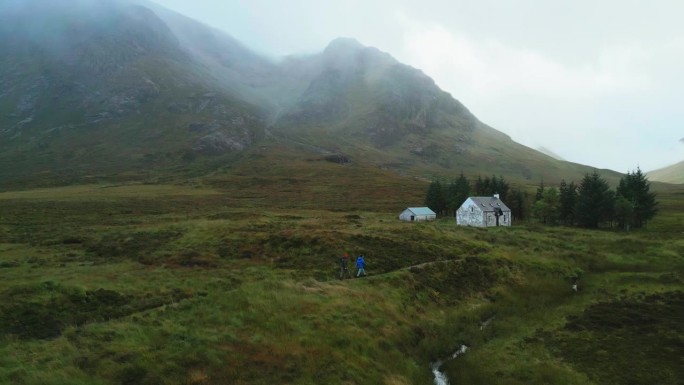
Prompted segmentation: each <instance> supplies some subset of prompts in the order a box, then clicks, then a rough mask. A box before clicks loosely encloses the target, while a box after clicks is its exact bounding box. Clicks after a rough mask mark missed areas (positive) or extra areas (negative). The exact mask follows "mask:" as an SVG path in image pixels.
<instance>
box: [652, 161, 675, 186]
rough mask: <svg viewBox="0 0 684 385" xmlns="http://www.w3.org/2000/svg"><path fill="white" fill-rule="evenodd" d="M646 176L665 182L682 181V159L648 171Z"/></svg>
mask: <svg viewBox="0 0 684 385" xmlns="http://www.w3.org/2000/svg"><path fill="white" fill-rule="evenodd" d="M647 176H648V178H649V179H650V180H652V181H656V182H665V183H675V184H679V183H684V161H681V162H679V163H677V164H673V165H671V166H667V167H663V168H661V169H658V170H654V171H649V172H648V173H647Z"/></svg>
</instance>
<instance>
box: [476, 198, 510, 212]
mask: <svg viewBox="0 0 684 385" xmlns="http://www.w3.org/2000/svg"><path fill="white" fill-rule="evenodd" d="M470 199H471V200H472V201H473V202H475V204H477V205H478V207H480V209H482V211H494V209H496V208H500V209H501V211H511V209H509V208H508V206H506V205H505V204H504V203H503V202H502V201H501V199H499V198H497V197H470Z"/></svg>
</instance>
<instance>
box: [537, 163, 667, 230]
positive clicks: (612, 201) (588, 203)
mask: <svg viewBox="0 0 684 385" xmlns="http://www.w3.org/2000/svg"><path fill="white" fill-rule="evenodd" d="M650 189H651V184H650V183H649V182H648V179H647V178H646V176H645V175H644V174H643V173H642V172H641V170H640V169H639V168H637V170H636V171H634V172H628V173H627V175H625V176H624V177H622V178H621V179H620V183H619V184H618V186H617V188H616V189H615V191H613V190H611V189H610V186H609V185H608V182H606V180H605V179H603V177H601V176H600V175H599V174H598V172H596V171H594V172H593V173H591V174H586V175H585V176H584V178H583V179H582V181H581V182H580V184H579V185H576V184H575V183H574V181H573V182H570V183H569V184H568V183H566V182H565V180H563V181H561V183H560V186H559V187H558V188H555V187H550V188H549V187H546V186H544V183H543V182H542V183H541V184H540V186H539V187H538V188H537V193H536V194H535V201H534V204H533V206H532V213H533V215H534V217H535V218H536V219H537V220H538V221H539V222H541V223H544V224H548V225H556V224H561V225H565V226H578V227H585V228H594V229H595V228H598V227H600V226H610V227H613V226H617V227H618V228H622V229H625V230H627V231H629V230H630V229H631V228H642V227H644V226H646V223H647V222H648V221H649V220H650V219H652V218H653V217H654V216H655V214H656V213H657V212H658V209H657V205H658V202H657V201H656V199H655V197H656V196H655V193H653V192H651V191H650Z"/></svg>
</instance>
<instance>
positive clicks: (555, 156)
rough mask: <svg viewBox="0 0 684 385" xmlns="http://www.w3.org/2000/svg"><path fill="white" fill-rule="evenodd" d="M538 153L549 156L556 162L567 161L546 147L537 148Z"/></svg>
mask: <svg viewBox="0 0 684 385" xmlns="http://www.w3.org/2000/svg"><path fill="white" fill-rule="evenodd" d="M537 151H539V152H541V153H542V154H545V155H548V156H550V157H552V158H553V159H556V160H565V159H563V157H562V156H560V155H558V154H556V153H555V152H553V151H551V150H549V149H548V148H546V147H544V146H541V147H537Z"/></svg>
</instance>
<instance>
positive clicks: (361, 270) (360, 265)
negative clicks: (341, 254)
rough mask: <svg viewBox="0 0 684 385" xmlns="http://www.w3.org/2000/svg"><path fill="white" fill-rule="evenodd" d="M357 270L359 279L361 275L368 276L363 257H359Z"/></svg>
mask: <svg viewBox="0 0 684 385" xmlns="http://www.w3.org/2000/svg"><path fill="white" fill-rule="evenodd" d="M356 270H357V271H356V277H357V278H358V277H359V276H360V275H361V273H363V275H364V276H366V261H365V260H364V259H363V255H359V257H358V258H356Z"/></svg>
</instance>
